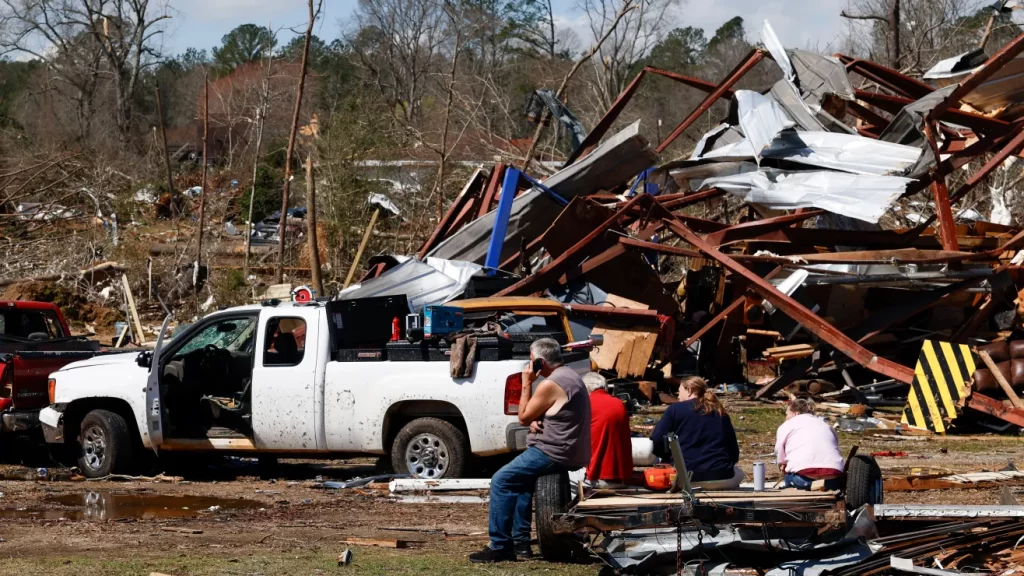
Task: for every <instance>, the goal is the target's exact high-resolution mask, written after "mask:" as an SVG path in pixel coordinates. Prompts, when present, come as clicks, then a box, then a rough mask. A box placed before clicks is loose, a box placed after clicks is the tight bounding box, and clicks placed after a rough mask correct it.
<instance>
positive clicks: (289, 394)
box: [252, 306, 328, 450]
mask: <svg viewBox="0 0 1024 576" xmlns="http://www.w3.org/2000/svg"><path fill="white" fill-rule="evenodd" d="M320 313H322V309H321V308H320V307H318V306H308V307H306V306H295V307H287V308H280V309H276V308H266V309H264V311H263V312H262V313H261V314H260V325H259V332H258V333H257V335H256V362H255V365H254V366H253V378H252V429H253V436H254V438H253V441H254V442H255V444H256V447H257V448H261V449H276V450H316V449H318V448H322V447H321V446H318V442H317V433H316V422H317V412H316V411H317V407H318V403H317V401H316V400H317V391H318V390H319V389H320V386H322V385H323V382H322V380H323V373H324V366H323V365H320V366H318V363H323V364H325V363H326V360H327V358H326V356H327V353H328V351H327V349H328V342H327V340H328V339H327V335H326V334H320V326H319V324H318V319H319V315H320Z"/></svg>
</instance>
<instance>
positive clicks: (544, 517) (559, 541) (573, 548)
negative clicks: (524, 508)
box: [533, 472, 585, 563]
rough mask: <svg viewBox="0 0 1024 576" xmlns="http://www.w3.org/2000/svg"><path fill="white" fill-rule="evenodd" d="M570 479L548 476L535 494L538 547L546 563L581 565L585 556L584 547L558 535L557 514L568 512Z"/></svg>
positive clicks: (573, 540) (541, 479)
mask: <svg viewBox="0 0 1024 576" xmlns="http://www.w3.org/2000/svg"><path fill="white" fill-rule="evenodd" d="M570 500H571V494H570V492H569V475H568V474H567V473H565V472H559V473H556V474H548V475H547V476H541V477H540V478H538V479H537V487H536V489H535V490H534V493H533V508H534V513H535V514H536V525H537V547H538V548H539V549H540V556H541V558H543V559H544V560H545V561H547V562H559V563H567V562H578V561H581V560H582V559H583V558H584V557H585V556H584V555H583V546H582V543H581V542H580V541H579V540H578V539H576V538H575V537H574V536H572V535H571V534H556V533H555V520H554V516H555V514H562V513H564V512H565V511H566V510H568V509H569V504H570Z"/></svg>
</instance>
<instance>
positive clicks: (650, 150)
mask: <svg viewBox="0 0 1024 576" xmlns="http://www.w3.org/2000/svg"><path fill="white" fill-rule="evenodd" d="M761 40H762V44H763V47H762V48H757V49H755V50H753V51H752V52H751V53H750V54H749V55H748V56H747V57H746V58H744V59H743V60H742V61H741V62H740V63H739V64H738V65H737V66H736V68H735V69H734V70H733V71H732V72H731V73H730V74H729V75H728V76H727V77H726V78H725V79H724V80H723V81H722V82H721V83H719V84H714V83H710V82H706V81H703V80H700V79H696V78H690V77H687V76H683V75H680V74H676V73H673V72H668V71H665V70H658V69H655V68H650V67H648V68H645V69H644V70H643V71H641V72H640V74H639V75H638V76H637V77H636V79H635V80H634V81H633V82H632V83H631V84H630V85H629V86H628V87H627V88H626V89H625V90H624V91H623V92H622V94H620V96H619V98H618V99H617V100H616V101H615V103H614V104H613V105H612V106H611V108H609V110H608V111H607V113H606V114H605V115H604V117H603V118H602V119H601V120H600V122H598V124H597V126H596V127H595V128H594V129H593V130H592V131H591V132H590V133H589V134H587V135H586V138H584V139H583V141H582V142H581V143H580V144H579V146H578V147H577V148H576V149H575V151H574V152H573V153H572V154H571V155H570V156H569V158H568V160H567V162H566V163H565V165H564V166H563V167H562V169H561V170H559V171H558V172H556V173H555V174H553V175H551V176H549V177H547V178H546V179H544V180H543V182H539V181H537V180H535V179H534V178H531V177H530V176H529V175H527V174H526V173H525V172H523V171H521V170H519V169H517V168H515V167H512V166H506V165H503V164H498V165H496V166H494V167H493V168H492V169H490V170H486V169H483V168H481V169H479V170H477V172H476V173H475V174H473V176H472V177H471V178H470V180H469V181H468V182H467V183H466V185H465V187H464V188H463V190H462V191H461V193H460V194H459V195H458V197H457V198H456V199H455V201H454V203H453V204H452V205H451V207H450V209H449V210H448V212H447V214H445V216H444V218H443V219H442V220H441V221H440V222H439V224H438V226H437V228H436V229H435V230H434V232H433V234H432V235H431V237H430V238H429V240H427V242H426V243H425V244H424V245H423V246H422V248H421V249H420V251H419V253H418V254H417V258H416V259H414V260H413V261H405V260H401V261H399V260H396V259H382V260H378V261H376V262H371V266H370V268H369V272H368V273H367V275H366V276H365V277H364V278H363V282H364V283H365V282H367V281H369V280H371V279H373V278H378V277H381V278H380V279H381V280H383V277H387V276H389V275H390V274H393V273H395V272H397V271H398V270H399V269H405V270H406V271H407V272H408V271H409V270H410V266H417V265H418V264H415V263H418V262H419V261H421V260H422V261H424V262H426V263H432V264H431V265H430V266H422V265H420V266H422V267H423V268H424V269H428V271H429V268H430V267H431V266H432V267H433V268H434V269H437V268H438V266H439V264H438V263H443V262H445V261H449V262H450V261H464V262H468V263H472V264H473V265H477V266H482V269H481V270H482V271H481V272H478V275H486V276H487V277H488V278H489V279H490V280H491V284H490V285H489V289H488V290H487V291H481V290H479V289H478V290H477V291H476V292H475V293H474V294H473V295H475V296H481V295H489V294H494V295H497V296H515V295H531V294H542V295H547V296H548V297H551V298H555V299H558V300H560V301H562V302H564V303H566V304H567V305H568V306H569V307H570V308H571V311H572V316H573V318H574V321H575V322H576V323H577V324H578V325H574V329H576V328H579V329H580V330H589V329H593V328H594V327H595V326H597V327H599V328H601V330H609V331H611V332H613V334H612V337H611V338H608V337H606V340H605V342H606V346H605V348H606V349H607V348H608V347H610V346H614V350H613V351H611V352H609V351H608V350H605V351H604V353H603V354H601V353H598V354H599V355H600V356H599V357H595V359H596V360H599V361H598V365H599V366H600V368H602V369H603V370H604V371H606V373H607V374H608V375H609V376H613V377H614V378H617V379H618V381H619V386H620V389H621V390H623V391H625V392H624V394H629V395H632V396H635V397H637V398H638V399H640V400H643V399H644V398H646V399H648V400H651V399H655V398H656V397H657V394H656V391H657V389H658V382H659V381H660V380H661V379H662V378H663V376H664V375H668V374H671V373H674V374H677V375H678V374H686V373H699V374H701V375H703V376H705V377H707V378H708V379H710V380H711V381H713V382H715V383H720V384H730V385H732V384H736V383H741V384H746V385H749V386H755V387H757V392H756V396H757V397H758V398H769V397H772V396H773V395H776V394H779V393H785V394H791V393H804V394H810V395H821V394H828V398H829V399H830V400H834V401H845V402H853V403H857V404H862V405H866V406H867V407H868V408H869V410H870V409H871V408H872V407H876V406H901V407H904V411H903V415H902V424H903V425H906V426H908V427H914V428H919V429H922V430H928V431H931V432H938V433H944V432H946V431H947V429H949V428H950V427H951V426H954V427H955V426H960V425H964V424H965V423H967V422H970V423H971V424H972V425H973V424H975V423H981V424H987V425H990V426H994V427H996V428H1007V427H1013V429H1017V427H1020V426H1024V403H1019V402H1020V401H1019V399H1018V398H1017V397H1016V394H1015V392H1014V390H1015V389H1016V390H1020V389H1022V388H1024V347H1022V348H1020V349H1019V350H1018V355H1014V353H1013V352H1012V351H1011V350H1010V349H1007V350H1002V349H999V350H996V351H995V353H992V352H990V356H991V360H992V362H994V363H995V364H998V369H997V370H993V369H992V368H990V367H989V366H988V363H989V361H988V360H986V359H984V358H982V357H980V356H978V353H977V351H976V347H977V346H978V345H984V344H987V343H991V342H1001V341H1007V340H1011V339H1012V338H1013V335H1014V334H1015V333H1016V331H1018V330H1019V329H1020V327H1021V322H1020V320H1021V309H1020V308H1019V307H1018V305H1017V303H1018V302H1020V301H1021V299H1019V298H1018V290H1019V289H1020V288H1021V287H1022V286H1024V283H1022V281H1021V280H1022V279H1021V278H1020V270H1021V268H1020V264H1021V263H1022V261H1024V252H1018V250H1020V249H1021V248H1024V231H1022V230H1020V229H1017V228H1014V227H1011V226H1009V225H1008V224H1009V221H1008V220H1004V221H1003V222H1000V223H995V222H986V221H982V220H980V219H977V218H978V216H979V214H978V213H977V211H976V210H975V211H972V212H970V213H968V212H967V211H965V210H961V211H960V212H958V213H957V215H956V216H954V211H953V206H954V205H955V204H957V203H958V202H959V201H960V200H962V199H964V198H965V196H966V195H967V194H968V193H969V192H971V191H972V190H973V189H974V188H975V187H976V186H977V185H979V184H980V183H983V182H985V181H986V178H987V177H988V176H989V175H990V174H991V173H992V172H993V170H995V169H996V168H998V167H1000V166H1003V165H1004V163H1006V162H1008V161H1010V160H1012V159H1015V158H1016V155H1017V154H1019V153H1020V150H1021V148H1022V146H1024V130H1022V127H1024V80H1021V79H1020V78H1021V77H1020V76H1019V75H1018V74H1017V73H1016V71H1017V70H1018V69H1019V68H1021V67H1022V66H1024V58H1016V57H1017V56H1018V55H1019V54H1020V53H1021V52H1022V51H1024V35H1022V36H1021V37H1018V38H1017V39H1015V40H1014V41H1012V42H1011V43H1009V44H1007V45H1006V46H1004V47H1002V48H1001V49H1000V50H999V51H998V52H997V53H996V54H994V55H993V56H991V57H989V58H987V59H986V58H984V57H983V55H979V53H977V52H975V53H971V54H968V55H964V56H963V57H959V58H956V59H953V60H951V61H945V62H942V63H940V64H939V65H938V66H936V67H935V69H934V70H932V71H931V72H929V73H928V74H927V75H925V79H931V80H935V82H934V84H929V83H926V82H925V81H922V80H918V79H914V78H910V77H908V76H905V75H903V74H901V73H899V72H897V71H895V70H891V69H889V68H886V67H884V66H881V65H879V64H876V63H874V62H870V61H867V60H863V59H857V58H852V57H848V56H843V55H836V56H834V57H829V56H822V55H819V54H814V53H811V52H807V51H804V50H794V49H786V48H784V47H783V45H782V43H781V42H780V41H779V40H778V38H777V37H776V36H775V34H774V32H773V31H772V29H771V27H770V26H769V25H768V24H767V23H765V27H764V29H763V31H762V35H761ZM766 59H768V60H772V61H773V62H774V65H775V66H777V67H778V69H779V70H780V71H781V75H782V78H781V79H780V80H779V81H778V82H776V83H775V84H774V85H773V86H772V87H771V88H770V89H769V90H767V91H765V92H763V93H759V92H754V91H750V90H734V89H733V87H734V86H735V85H736V84H737V82H738V81H740V80H741V79H742V78H743V77H744V75H745V74H747V73H748V72H749V71H750V70H751V69H753V68H754V67H755V66H756V65H758V63H759V62H761V61H762V60H766ZM650 74H655V75H659V76H663V77H667V78H670V79H672V80H675V81H677V82H680V83H682V84H685V85H686V86H689V87H693V88H696V89H698V90H702V91H704V92H706V93H707V96H706V97H705V98H704V100H703V101H702V102H701V103H700V105H698V106H697V107H696V108H695V109H694V110H693V111H692V112H691V113H690V114H688V115H687V116H686V118H685V119H684V120H683V121H682V122H681V123H680V124H679V126H678V127H677V128H676V129H675V130H673V131H672V133H671V134H670V135H669V136H668V137H667V138H665V140H664V141H662V142H661V143H660V144H658V146H656V147H652V146H651V145H650V144H649V143H648V142H647V140H646V139H644V138H643V137H642V136H641V135H640V128H639V123H634V124H630V125H628V126H627V127H626V128H625V129H623V130H621V131H620V132H618V133H617V134H614V135H612V136H611V137H609V138H607V139H604V140H603V141H602V139H603V138H604V136H605V134H606V133H607V132H608V130H609V128H610V127H611V126H612V125H613V123H615V122H616V120H617V119H618V118H619V116H620V114H621V113H622V111H623V110H624V108H625V106H626V105H627V103H628V102H629V100H630V98H631V97H632V96H633V95H634V94H635V93H636V91H637V89H638V86H639V85H640V83H641V81H642V80H643V79H644V78H645V77H646V76H647V75H650ZM857 83H861V84H863V85H865V86H870V87H871V88H872V89H871V90H868V89H861V88H855V85H856V84H857ZM720 99H728V101H729V109H728V113H727V115H726V117H725V118H723V119H722V121H721V123H720V124H719V125H718V126H717V127H715V128H714V129H712V130H711V131H709V132H707V133H706V134H704V135H703V137H702V138H700V140H699V142H698V144H697V146H696V148H695V149H694V151H693V153H692V154H691V155H690V156H689V157H687V158H682V159H674V160H670V161H667V162H666V161H662V159H660V158H659V154H661V153H662V152H663V151H664V150H665V149H666V147H667V146H669V145H670V144H671V143H672V142H673V141H674V140H676V138H678V136H679V135H681V134H682V133H684V132H685V131H686V130H687V129H689V128H690V127H691V126H692V125H693V124H694V123H695V122H696V121H697V120H698V119H699V118H700V117H701V116H702V115H704V114H705V113H707V112H708V111H709V110H710V109H711V107H712V105H713V104H714V103H715V102H717V101H718V100H720ZM975 161H977V162H979V163H982V164H983V165H981V166H980V168H978V169H977V170H975V171H974V172H973V173H972V174H971V175H970V177H969V178H967V179H966V181H964V182H963V183H962V184H960V185H959V186H958V187H956V188H955V189H954V190H950V189H949V188H948V185H947V182H951V181H952V177H953V175H954V173H956V172H958V171H960V170H961V169H962V168H966V167H968V164H969V163H971V162H975ZM924 194H927V195H928V196H930V199H931V201H930V202H921V201H910V200H906V199H909V198H911V197H914V196H916V195H924ZM997 204H999V203H997ZM737 205H739V207H738V209H737ZM1004 208H1005V206H1002V205H1001V204H999V205H998V206H993V211H994V212H999V213H1000V214H1002V213H1004V212H1005V210H1004ZM908 211H911V212H913V213H911V212H908ZM929 212H932V213H931V214H928V213H929ZM697 214H701V216H698V215H697ZM997 216H998V214H997ZM969 218H975V219H974V220H970V219H969ZM999 218H1003V216H999ZM895 222H910V223H912V224H916V225H915V226H913V227H912V228H900V227H898V226H897V227H889V228H888V229H887V228H883V226H882V223H887V224H892V223H895ZM674 259H682V264H681V265H680V263H679V261H678V260H674ZM410 262H414V263H410ZM673 262H675V264H673ZM673 270H674V271H675V273H673ZM414 276H415V275H414V274H413V275H410V274H406V278H407V279H408V278H411V277H414ZM393 280H395V278H393ZM462 287H464V285H462ZM444 297H448V298H450V297H455V296H454V295H453V294H450V293H446V294H445V296H444ZM581 336H582V335H581ZM1004 348H1005V346H1004ZM1013 350H1017V349H1016V348H1013ZM1000 351H1001V352H1000ZM1018 356H1020V357H1021V360H1020V361H1019V363H1020V366H1018V365H1017V364H1018V361H1017V360H1016V358H1018ZM979 367H980V368H982V369H983V370H980V371H978V372H977V373H976V370H977V369H978V368H979ZM1018 368H1019V370H1018ZM1018 372H1019V373H1020V374H1018ZM997 374H998V375H997ZM998 376H1002V378H999V377H998ZM972 381H973V382H974V383H975V385H974V387H973V388H972V387H971V386H970V384H971V382H972ZM1004 381H1005V382H1004ZM1003 383H1008V386H1004V385H1003ZM1004 399H1009V400H1010V401H1011V402H1012V404H1010V405H1007V404H1006V403H1005V402H1004ZM965 412H966V413H970V414H971V415H972V416H971V417H970V418H966V419H965V418H962V417H961V416H962V414H964V413H965ZM992 417H994V419H993V418H992ZM897 418H899V417H897Z"/></svg>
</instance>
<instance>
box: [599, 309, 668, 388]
mask: <svg viewBox="0 0 1024 576" xmlns="http://www.w3.org/2000/svg"><path fill="white" fill-rule="evenodd" d="M606 302H607V303H608V305H611V306H614V307H616V308H632V309H634V310H647V309H648V306H647V305H646V304H642V303H640V302H636V301H633V300H629V299H627V298H623V297H621V296H616V295H614V294H609V295H608V298H607V300H606ZM593 334H595V335H601V336H604V344H602V345H601V346H600V347H598V348H597V349H595V350H594V351H593V352H591V353H590V359H591V360H593V362H594V364H595V365H596V366H597V367H598V368H599V369H601V370H614V371H615V373H616V374H617V375H618V377H619V378H626V377H630V376H633V377H638V378H641V377H643V375H644V373H645V372H646V371H647V364H648V363H649V362H650V361H651V354H653V353H654V346H655V344H656V343H657V341H658V328H657V327H656V326H637V327H628V328H623V327H621V326H611V325H609V324H606V323H604V322H598V323H597V324H596V325H595V326H594V331H593Z"/></svg>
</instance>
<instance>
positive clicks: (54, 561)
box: [4, 546, 595, 576]
mask: <svg viewBox="0 0 1024 576" xmlns="http://www.w3.org/2000/svg"><path fill="white" fill-rule="evenodd" d="M342 550H344V546H340V547H339V548H338V550H337V552H333V551H332V552H327V551H323V550H320V551H306V550H301V551H291V552H281V553H279V554H275V555H267V554H259V555H247V554H245V553H244V552H238V553H236V555H234V556H217V555H212V556H207V555H203V554H200V553H198V551H195V550H193V551H190V552H189V553H187V554H185V553H182V554H176V555H172V556H149V557H142V558H140V557H139V555H138V554H133V555H132V556H131V557H120V558H111V557H110V555H109V554H102V555H100V554H97V555H85V554H83V555H81V556H78V555H76V556H65V557H60V558H39V557H35V558H20V559H19V558H6V559H4V573H6V574H22V575H33V574H40V575H43V574H45V575H47V576H100V575H102V576H121V575H124V576H128V575H132V576H137V575H138V574H149V573H151V572H159V573H162V574H170V575H173V576H183V575H185V574H188V575H190V576H193V575H194V576H207V575H214V574H217V575H219V574H267V575H269V574H310V575H312V574H340V573H343V574H345V575H346V576H348V575H364V574H365V575H375V576H376V575H379V574H388V575H389V576H395V575H400V574H445V575H446V576H459V575H463V574H465V575H467V576H468V575H471V574H472V575H476V574H480V572H481V570H480V567H478V566H474V565H473V564H470V562H469V560H468V559H467V558H466V557H465V556H464V555H462V554H457V555H455V554H444V553H443V552H441V551H433V550H430V549H420V550H381V549H375V548H358V549H353V558H352V563H351V564H350V565H348V566H345V567H343V568H342V567H339V566H338V562H337V559H338V553H340V552H341V551H342ZM101 556H105V557H101ZM538 569H540V570H543V571H544V572H545V573H547V574H552V575H565V576H583V575H587V576H592V575H593V574H594V572H595V568H594V567H593V566H573V565H557V564H544V563H542V562H530V563H503V564H496V565H492V566H488V567H487V570H486V572H487V573H488V574H490V575H491V576H503V575H508V576H519V575H522V574H523V573H525V572H530V571H534V570H538Z"/></svg>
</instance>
